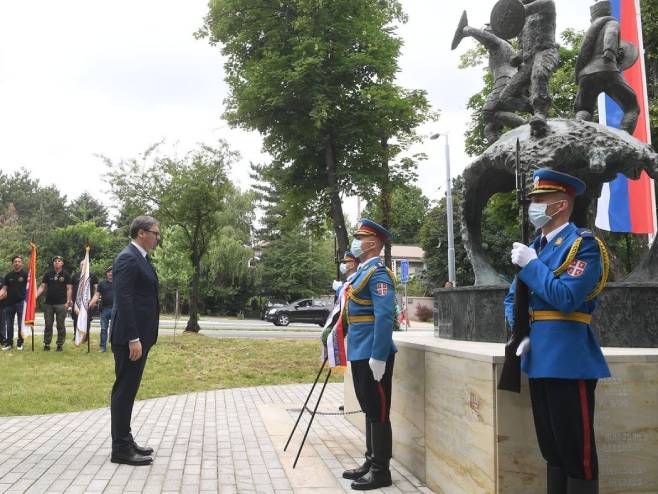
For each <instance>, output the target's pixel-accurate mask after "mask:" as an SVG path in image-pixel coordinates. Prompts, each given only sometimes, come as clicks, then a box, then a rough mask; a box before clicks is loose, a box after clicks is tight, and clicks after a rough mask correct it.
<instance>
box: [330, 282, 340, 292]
mask: <svg viewBox="0 0 658 494" xmlns="http://www.w3.org/2000/svg"><path fill="white" fill-rule="evenodd" d="M341 286H343V284H342V283H341V282H340V281H339V280H334V282H333V283H332V284H331V288H333V290H334V291H336V290H338V289H339V288H340V287H341Z"/></svg>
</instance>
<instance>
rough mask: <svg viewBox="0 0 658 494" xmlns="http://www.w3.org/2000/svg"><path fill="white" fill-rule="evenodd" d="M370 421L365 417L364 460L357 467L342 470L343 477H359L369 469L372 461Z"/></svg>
mask: <svg viewBox="0 0 658 494" xmlns="http://www.w3.org/2000/svg"><path fill="white" fill-rule="evenodd" d="M371 430H372V429H371V428H370V422H369V421H368V417H366V461H364V462H363V465H361V466H360V467H358V468H353V469H351V470H345V471H344V472H343V478H344V479H350V480H355V479H360V478H361V477H363V476H364V475H365V474H366V473H368V472H369V471H370V464H371V463H372V434H371Z"/></svg>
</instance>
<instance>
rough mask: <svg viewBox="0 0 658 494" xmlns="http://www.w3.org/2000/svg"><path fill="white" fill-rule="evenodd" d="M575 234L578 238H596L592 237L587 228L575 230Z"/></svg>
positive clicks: (590, 231)
mask: <svg viewBox="0 0 658 494" xmlns="http://www.w3.org/2000/svg"><path fill="white" fill-rule="evenodd" d="M576 233H577V234H578V236H580V237H583V238H596V235H594V232H593V231H592V230H590V229H589V228H578V229H577V230H576Z"/></svg>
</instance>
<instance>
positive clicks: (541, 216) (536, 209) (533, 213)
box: [528, 201, 562, 228]
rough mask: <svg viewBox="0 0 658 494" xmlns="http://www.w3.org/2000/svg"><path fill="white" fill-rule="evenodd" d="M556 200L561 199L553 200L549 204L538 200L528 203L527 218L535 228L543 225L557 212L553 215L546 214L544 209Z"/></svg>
mask: <svg viewBox="0 0 658 494" xmlns="http://www.w3.org/2000/svg"><path fill="white" fill-rule="evenodd" d="M558 202H562V201H555V202H552V203H550V204H545V203H540V202H535V203H532V204H530V206H529V207H528V219H529V220H530V223H532V224H533V225H534V226H535V228H542V227H543V226H544V225H546V223H548V222H549V221H551V219H553V216H555V215H556V214H557V212H555V213H554V214H553V215H548V214H546V209H548V206H552V205H553V204H557V203H558Z"/></svg>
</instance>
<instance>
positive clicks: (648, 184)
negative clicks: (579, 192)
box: [596, 0, 656, 235]
mask: <svg viewBox="0 0 658 494" xmlns="http://www.w3.org/2000/svg"><path fill="white" fill-rule="evenodd" d="M612 14H613V15H614V16H615V17H616V18H617V20H618V21H619V25H620V28H621V39H622V40H623V41H628V42H630V43H633V44H634V45H635V46H636V47H637V48H638V50H639V52H640V56H639V59H638V61H637V62H636V63H635V64H633V66H632V67H630V68H629V69H628V70H626V71H625V72H624V78H625V79H626V81H627V82H628V83H629V84H630V86H631V87H632V88H633V89H634V90H635V94H636V95H637V99H638V103H639V105H640V118H639V119H638V122H637V127H636V128H635V132H634V133H633V136H634V137H635V138H636V139H638V140H640V141H642V142H646V143H650V140H651V135H650V134H649V115H648V113H647V109H648V107H649V103H648V99H647V86H646V72H645V70H644V49H643V44H642V23H641V21H640V2H639V0H612ZM622 116H623V112H622V111H621V108H619V106H618V105H617V103H615V102H614V101H613V100H612V99H611V98H610V97H609V96H607V95H604V94H602V95H601V96H599V123H601V124H603V125H608V126H610V127H616V128H619V124H620V122H621V119H622ZM596 226H597V227H598V228H600V229H602V230H608V231H612V232H625V233H645V234H651V235H653V234H655V233H656V197H655V189H654V184H653V180H652V179H651V178H649V176H648V175H647V174H646V172H642V176H641V177H640V178H639V179H638V180H630V179H628V178H626V177H625V176H624V175H621V174H618V175H617V178H616V179H615V180H613V181H611V182H608V183H606V184H603V188H602V189H601V197H600V198H599V201H598V205H597V211H596Z"/></svg>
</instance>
